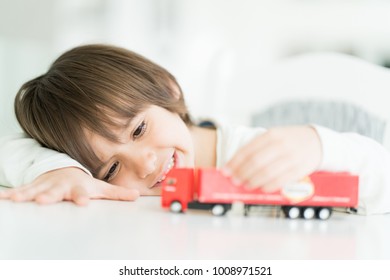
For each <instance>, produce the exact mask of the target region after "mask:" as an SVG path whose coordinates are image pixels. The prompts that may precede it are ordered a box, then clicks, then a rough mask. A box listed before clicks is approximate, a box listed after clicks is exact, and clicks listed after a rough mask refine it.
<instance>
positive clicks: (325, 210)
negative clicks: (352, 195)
mask: <svg viewBox="0 0 390 280" xmlns="http://www.w3.org/2000/svg"><path fill="white" fill-rule="evenodd" d="M331 215H332V208H329V207H321V208H318V210H317V218H318V219H320V220H327V219H329V217H330V216H331Z"/></svg>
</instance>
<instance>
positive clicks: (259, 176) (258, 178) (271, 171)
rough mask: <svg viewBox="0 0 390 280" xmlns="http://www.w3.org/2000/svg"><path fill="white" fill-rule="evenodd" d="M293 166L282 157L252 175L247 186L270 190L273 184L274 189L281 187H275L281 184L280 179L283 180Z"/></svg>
mask: <svg viewBox="0 0 390 280" xmlns="http://www.w3.org/2000/svg"><path fill="white" fill-rule="evenodd" d="M293 165H294V164H293V163H292V162H290V161H288V160H286V158H284V157H281V158H279V159H277V160H275V161H274V162H272V163H270V164H269V165H267V166H266V167H264V168H263V169H261V170H258V171H257V172H256V173H254V174H252V176H251V178H250V179H249V181H248V183H247V184H246V185H247V186H248V187H249V188H255V187H262V188H263V189H266V188H267V187H269V188H270V187H271V185H270V184H271V183H273V184H274V185H272V186H273V187H280V185H278V186H275V184H279V183H280V178H283V174H284V173H285V172H287V171H288V170H290V169H291V168H292V166H293Z"/></svg>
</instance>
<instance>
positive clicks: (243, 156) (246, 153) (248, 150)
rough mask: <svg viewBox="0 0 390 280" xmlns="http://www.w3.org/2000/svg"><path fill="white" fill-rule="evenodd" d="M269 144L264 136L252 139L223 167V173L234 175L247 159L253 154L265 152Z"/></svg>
mask: <svg viewBox="0 0 390 280" xmlns="http://www.w3.org/2000/svg"><path fill="white" fill-rule="evenodd" d="M269 144H270V143H269V140H268V137H266V135H265V134H264V135H261V136H260V137H256V138H254V139H253V140H252V141H250V142H248V143H247V144H246V145H244V146H243V147H241V148H240V149H239V150H238V151H237V152H236V153H235V154H234V155H233V157H232V158H231V159H230V160H229V162H228V163H227V164H226V165H225V166H224V167H223V171H226V173H229V172H231V173H235V172H236V170H237V169H239V167H240V166H241V165H243V164H244V163H245V162H246V161H247V159H248V158H249V157H251V156H252V155H253V154H254V153H258V152H261V151H263V150H265V149H266V147H267V146H268V145H269Z"/></svg>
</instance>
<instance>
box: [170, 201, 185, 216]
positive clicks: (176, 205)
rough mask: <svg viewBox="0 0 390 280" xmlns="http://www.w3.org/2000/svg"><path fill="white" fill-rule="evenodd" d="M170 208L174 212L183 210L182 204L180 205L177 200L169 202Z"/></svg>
mask: <svg viewBox="0 0 390 280" xmlns="http://www.w3.org/2000/svg"><path fill="white" fill-rule="evenodd" d="M170 209H171V211H172V212H174V213H180V212H182V210H183V206H182V205H181V203H180V202H179V201H173V202H172V203H171V206H170Z"/></svg>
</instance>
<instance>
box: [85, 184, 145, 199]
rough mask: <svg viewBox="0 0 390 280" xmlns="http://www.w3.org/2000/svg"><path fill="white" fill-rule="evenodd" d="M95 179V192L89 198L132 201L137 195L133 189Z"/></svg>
mask: <svg viewBox="0 0 390 280" xmlns="http://www.w3.org/2000/svg"><path fill="white" fill-rule="evenodd" d="M97 181H98V182H99V183H98V184H97V192H96V193H95V194H93V195H92V196H91V198H95V199H110V200H125V201H133V200H136V199H137V198H138V197H139V192H138V191H137V190H135V189H128V188H124V187H120V186H115V185H112V184H109V183H106V182H103V181H99V180H97Z"/></svg>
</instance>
